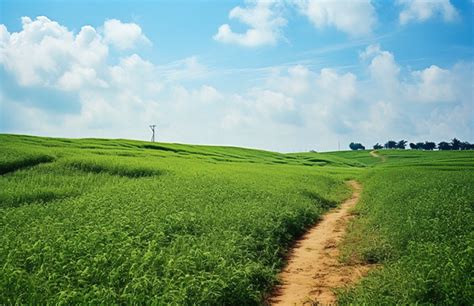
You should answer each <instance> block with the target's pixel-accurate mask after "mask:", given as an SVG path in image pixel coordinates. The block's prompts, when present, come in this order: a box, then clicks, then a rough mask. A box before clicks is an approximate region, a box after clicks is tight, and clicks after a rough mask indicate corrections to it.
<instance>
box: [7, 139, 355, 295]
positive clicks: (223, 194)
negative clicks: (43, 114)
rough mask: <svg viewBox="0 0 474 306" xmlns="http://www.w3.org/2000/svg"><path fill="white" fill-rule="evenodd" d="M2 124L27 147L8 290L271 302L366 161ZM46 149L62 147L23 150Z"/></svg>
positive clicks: (12, 223)
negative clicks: (29, 132)
mask: <svg viewBox="0 0 474 306" xmlns="http://www.w3.org/2000/svg"><path fill="white" fill-rule="evenodd" d="M0 137H1V139H0V140H1V141H2V147H1V152H2V154H3V155H7V154H6V153H5V154H4V152H11V151H12V150H15V151H16V152H19V153H18V154H13V155H17V156H20V157H19V158H17V159H15V160H16V161H19V162H18V164H19V165H20V166H17V167H16V171H10V172H9V173H7V174H5V175H3V176H1V177H0V211H1V218H0V228H1V229H2V234H1V235H0V262H1V263H2V264H1V268H0V269H1V274H0V303H144V302H147V303H149V302H153V303H157V304H168V303H171V304H194V303H198V304H258V303H260V302H261V301H262V298H263V297H264V294H265V293H266V292H268V291H269V289H270V288H271V287H272V285H273V284H275V281H276V278H275V275H276V273H277V272H278V270H279V268H280V267H281V265H282V258H283V254H284V253H285V252H286V250H287V247H288V246H289V244H290V243H291V242H292V241H293V239H294V238H295V237H296V236H298V235H300V234H301V233H302V232H304V230H305V228H307V227H308V226H309V225H311V224H313V223H314V222H315V221H316V220H317V219H318V217H319V216H320V215H321V213H322V212H323V211H324V210H326V209H328V208H330V207H333V206H335V205H336V204H337V202H340V201H341V200H342V199H344V198H345V197H347V196H348V195H349V194H350V191H349V190H348V188H347V187H346V185H345V184H344V183H343V178H344V177H348V176H349V177H350V176H353V175H356V174H357V173H358V171H359V170H360V169H359V168H358V167H349V166H348V165H347V164H346V163H348V164H351V162H350V161H345V160H343V159H338V158H330V157H327V158H326V159H325V156H324V155H322V156H321V158H320V159H325V162H324V165H325V166H324V167H321V166H319V165H320V161H319V160H318V161H308V160H306V159H302V158H294V157H292V156H287V155H284V154H279V153H272V152H265V151H258V150H247V149H240V148H226V147H205V146H185V145H169V144H150V143H144V142H137V141H126V140H117V141H109V140H96V139H89V140H64V139H45V138H36V137H27V136H9V135H2V136H0ZM20 153H21V154H20ZM34 154H37V155H38V156H43V155H41V154H47V156H51V159H50V160H48V162H47V163H46V162H44V163H38V164H36V166H33V165H32V164H31V163H29V162H26V160H27V159H25V158H23V159H21V158H22V157H23V156H35V155H34ZM11 155H12V154H9V155H8V156H7V157H5V159H8V158H10V157H9V156H11ZM313 155H315V156H319V155H318V154H317V153H315V154H313ZM15 158H16V157H15ZM313 158H315V157H314V156H313ZM10 159H11V158H10ZM21 161H25V162H24V164H22V163H21ZM7 162H9V160H7ZM5 163H6V162H5ZM306 164H307V165H306ZM346 168H348V169H346Z"/></svg>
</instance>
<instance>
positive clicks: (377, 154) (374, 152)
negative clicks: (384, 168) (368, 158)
mask: <svg viewBox="0 0 474 306" xmlns="http://www.w3.org/2000/svg"><path fill="white" fill-rule="evenodd" d="M370 155H372V157H377V158H380V159H381V160H382V162H385V160H386V159H387V157H385V156H383V155H380V154H379V153H377V151H370Z"/></svg>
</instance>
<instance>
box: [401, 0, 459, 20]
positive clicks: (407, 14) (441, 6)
mask: <svg viewBox="0 0 474 306" xmlns="http://www.w3.org/2000/svg"><path fill="white" fill-rule="evenodd" d="M398 4H399V5H400V6H402V7H403V9H402V11H401V12H400V15H399V20H400V23H401V24H407V23H410V22H424V21H427V20H428V19H431V18H435V17H442V18H443V20H444V21H446V22H452V21H455V20H456V19H457V18H459V13H458V11H457V10H456V8H455V7H454V6H453V5H452V4H451V2H450V0H430V1H426V0H398Z"/></svg>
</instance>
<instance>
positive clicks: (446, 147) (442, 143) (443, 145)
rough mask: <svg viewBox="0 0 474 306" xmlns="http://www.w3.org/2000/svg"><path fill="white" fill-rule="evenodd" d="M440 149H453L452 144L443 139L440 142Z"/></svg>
mask: <svg viewBox="0 0 474 306" xmlns="http://www.w3.org/2000/svg"><path fill="white" fill-rule="evenodd" d="M438 149H440V150H443V151H446V150H451V149H452V148H451V145H450V144H449V143H447V142H446V141H441V142H440V143H438Z"/></svg>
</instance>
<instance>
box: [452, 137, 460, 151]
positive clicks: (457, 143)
mask: <svg viewBox="0 0 474 306" xmlns="http://www.w3.org/2000/svg"><path fill="white" fill-rule="evenodd" d="M451 147H452V148H453V150H459V149H461V140H459V139H457V138H453V140H451Z"/></svg>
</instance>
